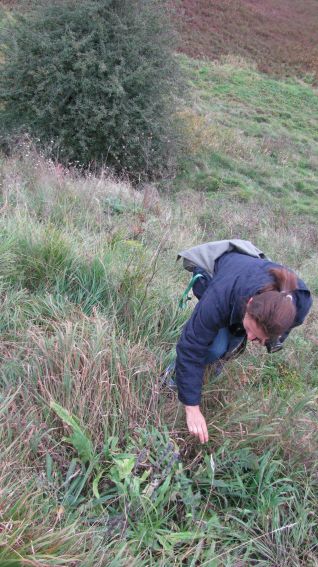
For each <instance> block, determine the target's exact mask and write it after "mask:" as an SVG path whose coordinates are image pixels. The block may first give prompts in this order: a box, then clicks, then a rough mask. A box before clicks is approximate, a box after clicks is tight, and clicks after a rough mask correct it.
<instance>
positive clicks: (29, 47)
mask: <svg viewBox="0 0 318 567" xmlns="http://www.w3.org/2000/svg"><path fill="white" fill-rule="evenodd" d="M174 39H175V34H174V32H173V28H172V26H171V25H170V14H169V10H168V9H167V7H166V3H165V2H164V0H163V1H158V0H88V1H86V0H85V1H84V0H77V1H74V0H67V1H64V2H59V1H55V2H53V3H52V2H51V3H48V2H42V3H41V4H40V5H39V4H38V3H36V6H35V5H34V7H33V9H31V10H28V11H27V12H26V13H25V14H23V15H22V14H21V13H20V14H17V15H16V17H14V19H13V23H12V24H11V25H10V29H6V30H5V31H4V40H3V41H2V44H3V46H4V47H3V49H4V56H3V61H2V69H1V77H2V78H1V79H0V105H1V110H0V113H1V115H2V116H1V123H2V137H3V138H4V137H7V135H8V132H10V133H11V135H12V133H13V132H15V133H19V132H27V133H28V134H30V135H31V136H32V137H33V138H35V139H36V140H38V143H39V144H40V145H41V146H42V147H45V148H46V150H47V151H48V150H49V152H50V153H51V155H54V156H56V157H58V159H59V160H61V161H63V162H64V163H69V162H72V163H80V164H81V165H84V166H87V165H89V164H92V163H94V164H100V163H104V164H105V163H106V165H109V166H111V167H112V168H114V169H115V170H116V171H121V172H122V171H125V172H127V173H130V174H131V175H133V176H135V177H137V178H140V177H151V176H153V175H158V174H164V172H165V170H167V168H168V169H169V167H170V168H171V167H173V161H174V159H175V155H176V150H177V147H178V133H177V127H176V123H175V118H174V115H175V96H176V94H177V89H178V86H179V85H180V80H181V79H180V74H179V70H178V65H177V61H176V58H175V56H174V52H173V49H174ZM179 79H180V80H179Z"/></svg>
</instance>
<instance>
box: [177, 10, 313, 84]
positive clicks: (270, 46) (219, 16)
mask: <svg viewBox="0 0 318 567" xmlns="http://www.w3.org/2000/svg"><path fill="white" fill-rule="evenodd" d="M176 10H177V14H178V18H177V22H178V24H179V27H180V31H181V35H182V50H183V51H184V52H185V53H187V54H188V55H190V56H191V57H196V58H203V57H208V58H210V59H219V58H220V57H222V56H224V55H232V54H236V55H240V56H243V57H245V58H247V59H249V60H252V61H255V62H256V63H257V65H258V67H259V69H260V70H261V71H265V72H269V73H276V74H278V75H280V76H281V75H286V74H292V75H294V74H295V73H298V74H300V75H304V74H307V73H308V74H311V75H313V76H315V77H316V78H317V73H318V47H317V46H318V42H317V25H318V11H317V2H316V0H306V2H298V0H281V1H280V2H276V1H275V0H214V1H213V2H210V1H209V0H195V1H194V0H181V2H177V3H176Z"/></svg>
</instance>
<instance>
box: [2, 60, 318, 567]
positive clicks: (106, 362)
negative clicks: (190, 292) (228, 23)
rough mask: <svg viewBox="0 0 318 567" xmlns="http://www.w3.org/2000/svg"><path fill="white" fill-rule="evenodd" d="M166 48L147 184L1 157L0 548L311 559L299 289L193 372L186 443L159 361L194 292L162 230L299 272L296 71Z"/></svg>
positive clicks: (302, 244) (311, 273) (315, 510)
mask: <svg viewBox="0 0 318 567" xmlns="http://www.w3.org/2000/svg"><path fill="white" fill-rule="evenodd" d="M183 64H184V65H185V66H187V68H188V72H189V76H190V78H191V80H192V81H193V85H195V91H193V97H192V100H191V101H187V104H186V105H183V106H182V110H180V112H181V113H183V119H184V120H185V122H186V123H187V124H188V125H189V145H190V146H191V148H192V155H193V158H192V159H191V160H190V158H188V159H187V160H185V162H184V164H183V172H182V173H181V174H180V175H179V177H178V178H177V179H176V180H174V182H171V185H172V186H171V187H170V193H169V192H168V191H166V192H162V194H161V197H160V201H159V202H158V200H156V202H150V201H149V199H146V196H145V195H146V194H145V193H144V194H143V193H142V192H137V191H136V190H134V189H133V188H132V187H131V186H130V185H129V184H128V183H127V182H125V181H118V180H117V181H116V180H114V179H112V178H111V177H110V176H109V174H108V172H107V171H106V170H105V171H104V172H100V173H99V174H94V173H90V174H89V173H87V174H86V175H81V174H80V173H76V172H75V171H70V170H67V169H65V168H63V167H62V166H60V165H58V164H55V163H53V162H48V161H45V160H44V159H43V158H42V157H41V156H39V155H38V154H36V153H35V152H34V150H33V149H32V146H30V145H29V144H28V143H27V142H23V143H21V146H20V148H19V149H18V150H17V153H16V155H15V156H11V157H2V158H1V164H0V175H1V182H2V192H1V209H0V212H1V216H0V234H1V238H0V266H1V272H0V273H1V279H0V288H1V293H0V302H1V309H0V333H1V341H0V384H1V390H0V391H1V406H0V423H1V429H0V436H1V437H0V442H1V452H0V455H1V457H0V458H1V467H0V471H1V472H0V475H1V480H0V483H1V492H0V565H1V567H6V566H8V567H9V566H10V567H12V566H24V565H32V566H40V565H42V566H49V565H52V566H57V565H61V566H66V565H70V566H73V567H74V566H85V567H90V566H92V567H93V566H94V567H96V566H101V567H102V566H106V565H107V566H112V567H121V566H123V567H124V566H126V565H130V566H136V567H140V566H145V567H146V566H147V567H148V566H152V565H156V566H157V565H158V566H162V567H166V566H170V565H180V566H181V565H186V566H188V567H194V566H196V565H204V566H207V567H219V566H227V567H230V566H231V567H239V566H252V565H255V566H256V565H257V566H272V567H274V566H275V567H276V566H286V567H287V566H288V567H300V566H303V567H305V566H306V567H307V566H312V567H314V566H316V565H317V545H318V534H317V520H316V518H317V514H318V498H317V488H318V486H317V484H318V482H317V478H318V477H317V456H318V419H317V391H318V390H317V388H318V353H317V330H318V323H317V321H318V319H317V307H316V305H314V308H313V310H312V312H311V314H310V316H309V318H308V320H307V322H306V324H305V325H303V326H302V327H301V328H299V329H298V330H296V331H294V332H293V333H292V334H291V336H290V338H289V339H288V342H287V343H286V346H285V348H284V350H283V351H282V352H281V353H277V354H273V355H267V354H265V353H264V352H263V350H262V349H260V348H258V347H256V346H255V345H251V346H250V347H249V348H248V352H247V355H246V356H244V357H242V358H240V359H238V360H237V361H233V362H232V363H231V364H229V365H228V366H227V367H226V368H225V371H224V373H223V374H222V376H221V379H220V380H219V381H218V382H213V379H212V377H211V376H209V375H207V377H206V384H205V390H204V399H203V406H204V413H205V415H206V416H207V420H208V427H209V432H210V441H209V443H208V444H207V445H206V446H203V447H202V446H199V445H198V444H197V443H196V442H195V441H194V440H193V439H192V438H191V437H190V436H189V435H188V434H187V431H186V426H185V421H184V415H183V411H182V407H181V406H180V405H179V404H178V402H177V399H176V396H175V394H174V393H171V392H170V391H168V390H162V389H160V380H159V376H160V373H161V371H162V370H163V369H164V368H165V366H166V364H167V363H168V362H169V360H170V358H171V356H172V355H173V353H174V346H175V343H176V341H177V339H178V336H179V334H180V329H181V327H182V325H183V323H184V321H185V320H186V319H187V317H188V316H189V315H190V313H191V310H192V307H193V304H194V302H190V304H189V307H188V309H187V310H186V311H180V310H179V309H178V299H179V297H180V295H181V293H182V291H183V289H184V287H185V285H186V283H187V274H186V273H185V272H183V270H182V268H181V266H180V265H178V264H176V262H175V258H176V255H177V252H178V251H179V250H181V249H184V248H185V247H187V246H191V245H194V244H196V243H199V242H203V241H208V240H212V239H214V240H218V239H222V238H228V237H240V238H248V239H251V240H252V241H254V242H255V243H256V244H257V245H258V246H259V247H260V248H263V249H264V250H265V251H266V253H267V254H268V255H269V256H270V257H272V258H273V259H275V260H277V261H279V262H283V263H286V264H287V265H289V266H291V267H293V268H294V269H296V270H297V272H298V273H299V274H300V276H302V277H303V278H304V279H305V281H306V282H307V283H308V285H309V286H310V287H311V289H312V291H313V293H314V294H316V293H317V292H318V284H317V282H318V268H317V266H318V261H317V260H318V253H317V243H318V228H317V224H316V222H315V214H316V212H317V210H316V207H317V204H316V186H315V181H314V176H315V170H314V165H315V159H316V157H315V151H316V149H317V137H316V136H317V135H316V134H315V124H316V120H317V115H315V113H314V111H315V108H316V105H317V103H316V99H315V95H314V91H313V90H312V87H310V86H307V85H304V84H301V83H297V82H295V81H293V82H285V83H284V82H278V81H274V80H270V79H268V78H265V77H263V76H262V75H259V74H257V73H256V72H255V71H254V70H252V69H250V68H244V67H243V68H242V67H241V68H240V67H239V66H238V64H237V63H236V65H232V66H231V65H229V63H227V64H225V65H223V66H220V65H217V66H210V65H207V64H202V63H198V62H195V61H193V62H189V61H188V60H184V61H183ZM316 165H317V164H316ZM230 179H232V181H231V182H230ZM296 183H298V184H299V185H297V186H296ZM303 209H304V210H306V212H307V213H308V214H307V215H305V216H300V214H299V213H300V211H302V210H303ZM312 213H313V214H312Z"/></svg>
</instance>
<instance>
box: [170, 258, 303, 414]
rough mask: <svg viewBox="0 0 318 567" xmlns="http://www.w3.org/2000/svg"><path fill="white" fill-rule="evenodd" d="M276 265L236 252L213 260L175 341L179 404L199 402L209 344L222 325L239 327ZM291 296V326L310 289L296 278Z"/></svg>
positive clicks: (299, 320) (299, 318) (298, 319)
mask: <svg viewBox="0 0 318 567" xmlns="http://www.w3.org/2000/svg"><path fill="white" fill-rule="evenodd" d="M277 267H281V265H279V264H275V263H274V262H270V261H269V260H263V259H259V258H253V257H251V256H247V255H245V254H240V253H238V252H229V253H226V254H223V256H221V257H220V258H219V259H218V260H217V262H216V265H215V271H214V276H213V278H212V280H211V281H210V283H209V285H208V287H207V288H206V290H205V291H204V293H203V296H202V298H201V299H200V301H199V302H198V304H197V305H196V307H195V309H194V311H193V313H192V316H191V318H190V319H189V321H188V322H187V323H186V325H185V327H184V328H183V332H182V335H181V337H180V340H179V342H178V344H177V362H176V380H177V386H178V393H179V400H180V401H181V402H182V403H183V404H185V405H189V406H195V405H198V404H199V403H200V399H201V389H202V382H203V374H204V368H205V360H206V357H207V353H208V349H209V346H210V345H211V344H212V343H213V341H214V339H215V337H216V335H217V333H218V331H219V329H221V328H222V327H229V328H230V329H231V327H233V328H235V327H236V326H237V327H239V326H241V327H242V321H243V318H244V314H245V306H246V302H247V300H248V299H249V298H250V297H253V296H254V295H256V294H257V293H258V292H260V291H261V290H262V289H263V288H264V287H265V286H266V285H267V284H269V283H272V282H273V281H274V278H273V276H272V275H271V274H270V273H269V269H270V268H277ZM293 298H294V301H295V306H296V309H297V313H296V317H295V321H294V323H293V325H292V327H291V328H293V327H296V326H297V325H301V323H303V321H304V319H305V317H306V315H307V313H308V311H309V309H310V307H311V305H312V298H311V295H310V291H309V290H308V288H307V287H306V285H305V283H304V282H303V281H302V280H300V279H298V288H297V290H295V291H293ZM242 329H243V332H244V328H243V327H242ZM287 335H288V333H286V336H287ZM286 336H284V339H285V338H286Z"/></svg>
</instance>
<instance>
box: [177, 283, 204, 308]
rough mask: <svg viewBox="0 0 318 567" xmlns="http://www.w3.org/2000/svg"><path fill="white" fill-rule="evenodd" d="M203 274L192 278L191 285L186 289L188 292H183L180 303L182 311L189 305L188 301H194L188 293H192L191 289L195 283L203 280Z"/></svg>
mask: <svg viewBox="0 0 318 567" xmlns="http://www.w3.org/2000/svg"><path fill="white" fill-rule="evenodd" d="M203 277H204V276H203V274H196V275H195V276H192V278H191V280H190V281H189V285H188V287H187V288H186V290H185V291H184V292H183V294H182V296H181V299H180V301H179V307H180V309H184V308H185V307H186V305H187V301H190V299H192V298H191V297H189V295H188V293H189V291H191V289H192V288H193V286H194V284H195V282H196V281H197V280H198V279H199V278H203Z"/></svg>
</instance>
